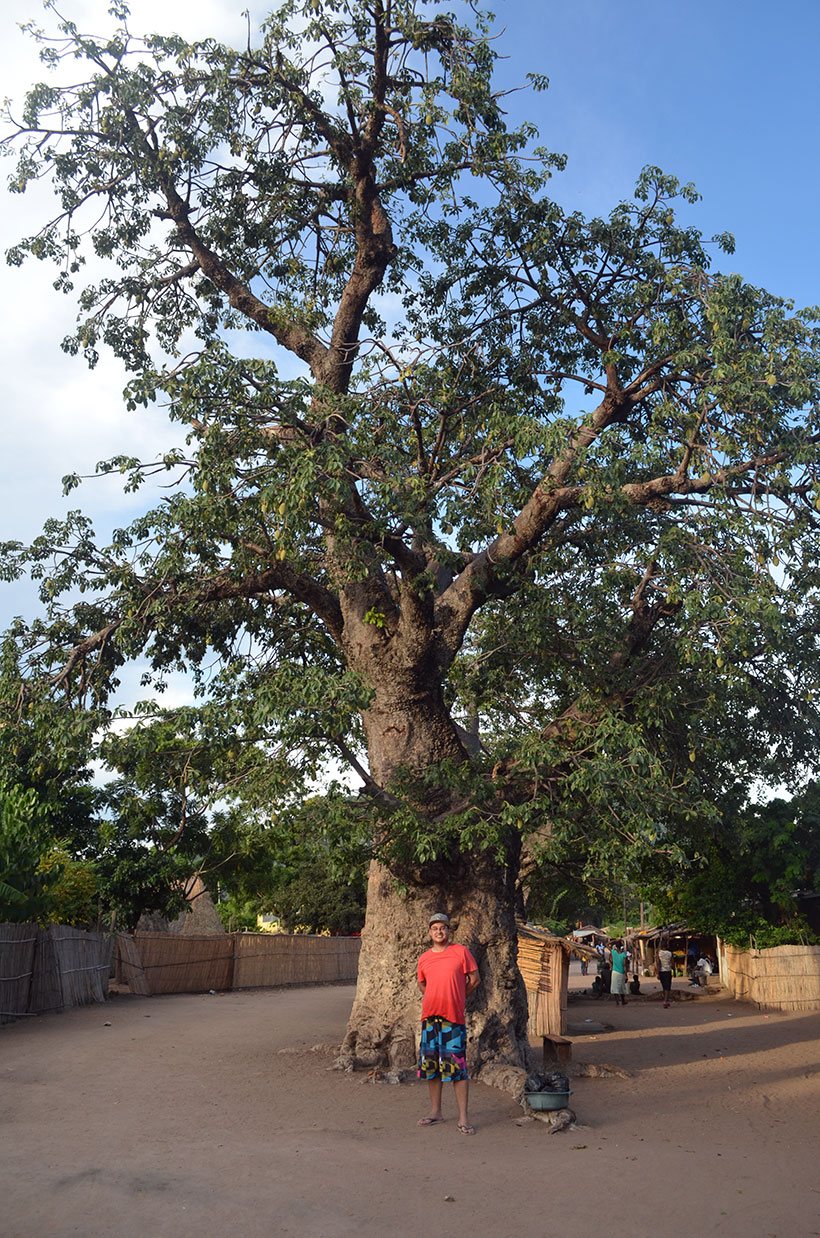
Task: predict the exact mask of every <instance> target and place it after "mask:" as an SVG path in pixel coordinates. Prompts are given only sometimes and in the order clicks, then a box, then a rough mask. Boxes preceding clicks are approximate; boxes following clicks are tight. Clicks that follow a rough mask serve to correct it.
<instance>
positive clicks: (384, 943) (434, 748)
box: [340, 694, 528, 1075]
mask: <svg viewBox="0 0 820 1238" xmlns="http://www.w3.org/2000/svg"><path fill="white" fill-rule="evenodd" d="M395 704H396V702H395V701H393V702H386V701H385V700H384V698H382V699H380V698H379V694H377V697H376V699H375V701H374V704H373V706H372V707H371V709H370V711H369V713H368V717H367V718H366V720H365V722H366V727H367V730H368V741H369V746H370V751H371V769H372V770H373V772H374V774H375V775H376V776H377V777H379V780H380V781H383V780H384V777H385V773H386V772H387V771H388V770H390V769H396V768H397V767H398V766H399V765H403V766H404V768H410V769H413V770H415V771H417V772H418V771H420V770H421V769H423V768H424V766H425V765H427V764H428V763H434V762H438V761H441V760H443V759H445V758H447V757H457V758H458V759H459V760H463V759H464V757H465V754H464V749H463V747H462V746H461V742H460V740H459V738H458V734H457V732H456V729H455V728H454V726H453V724H452V722H451V720H450V719H449V717H448V715H447V713H446V710H445V708H444V706H443V703H442V702H441V699H440V697H438V696H436V695H430V696H428V697H427V698H426V699H424V698H421V697H420V696H416V698H415V700H413V701H411V702H406V701H405V702H404V705H405V708H404V709H399V710H396V708H395ZM389 705H392V706H393V708H392V709H391V708H388V707H387V706H389ZM397 758H400V759H397ZM434 811H435V815H436V816H438V815H439V814H440V813H441V805H440V804H437V805H436V806H435V810H434ZM510 852H511V854H510V858H509V862H508V863H507V864H504V863H499V862H498V861H497V860H496V859H494V858H493V857H491V856H489V855H486V854H480V855H476V856H470V855H464V854H459V855H455V856H452V857H451V858H450V859H449V860H440V861H437V862H436V863H435V864H431V865H427V866H425V867H423V868H420V869H419V870H418V871H417V872H415V873H414V874H413V875H412V877H408V875H407V874H406V873H402V878H401V882H399V881H397V880H396V878H395V877H394V875H393V874H391V873H390V872H389V871H388V870H387V869H386V868H385V867H384V866H383V865H382V864H380V863H376V862H374V863H373V864H372V865H371V869H370V877H369V882H368V890H367V915H366V920H365V926H364V929H363V932H362V952H361V956H360V960H359V979H358V985H357V989H356V998H355V1001H354V1004H353V1009H352V1011H351V1015H350V1021H349V1024H348V1030H347V1035H346V1037H345V1040H344V1043H343V1045H342V1050H341V1056H340V1064H341V1065H343V1066H347V1067H351V1066H356V1065H360V1066H377V1065H383V1066H391V1067H408V1066H412V1065H413V1063H414V1062H415V1059H416V1050H417V1045H418V1034H419V1027H420V1018H421V1013H420V1012H421V996H420V994H419V991H418V987H417V984H416V963H417V960H418V957H419V955H420V954H421V953H422V951H423V950H426V949H427V948H428V947H429V945H430V940H429V937H428V926H429V919H430V916H431V914H432V913H433V912H435V911H445V912H447V913H448V914H449V916H450V917H451V922H452V928H453V938H454V940H455V941H458V942H461V943H462V944H463V945H465V946H467V947H468V948H469V949H470V950H471V951H472V953H473V955H474V956H475V959H476V962H477V963H478V967H479V972H480V975H481V986H480V988H479V989H478V991H477V993H475V994H474V995H473V996H472V997H471V998H470V999H469V1001H468V1006H467V1028H468V1049H467V1055H468V1063H469V1066H470V1069H471V1072H472V1073H473V1075H475V1074H477V1073H479V1072H480V1071H481V1069H482V1068H483V1067H485V1066H487V1065H488V1064H490V1063H494V1064H498V1065H507V1066H516V1067H524V1066H526V1064H527V1061H528V1044H527V1005H526V994H525V992H524V987H523V983H522V981H521V977H520V974H519V972H518V966H517V939H516V929H515V914H514V906H515V883H516V878H517V869H518V864H517V848H515V847H514V846H511V848H510Z"/></svg>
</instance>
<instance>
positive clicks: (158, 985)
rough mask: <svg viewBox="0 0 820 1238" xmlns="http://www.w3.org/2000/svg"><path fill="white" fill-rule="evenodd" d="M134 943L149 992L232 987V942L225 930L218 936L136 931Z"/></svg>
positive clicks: (191, 990)
mask: <svg viewBox="0 0 820 1238" xmlns="http://www.w3.org/2000/svg"><path fill="white" fill-rule="evenodd" d="M134 944H135V946H136V950H137V955H138V957H139V963H140V966H141V968H142V971H143V972H144V974H145V980H146V984H147V988H148V992H149V993H150V994H157V993H207V992H209V990H210V989H222V990H224V989H230V988H232V987H233V984H232V982H233V942H232V940H231V938H230V937H229V936H228V935H227V934H225V933H222V934H220V935H219V936H218V937H216V936H214V937H182V936H179V935H177V934H174V933H135V934H134Z"/></svg>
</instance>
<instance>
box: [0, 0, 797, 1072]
mask: <svg viewBox="0 0 820 1238" xmlns="http://www.w3.org/2000/svg"><path fill="white" fill-rule="evenodd" d="M118 15H119V17H120V21H121V25H120V28H119V29H118V30H117V31H116V32H115V33H114V34H112V35H111V36H109V37H106V38H92V37H89V36H86V35H84V34H82V33H81V32H80V31H79V30H77V28H76V27H75V26H74V25H72V23H71V22H68V21H65V22H63V23H62V24H61V27H60V32H59V34H57V35H56V36H55V37H54V38H53V39H44V40H43V54H44V58H45V59H46V61H47V62H51V63H54V64H55V65H59V63H60V62H61V61H62V60H63V59H69V60H71V62H72V65H75V64H76V63H77V62H79V63H82V64H84V65H86V66H87V70H88V75H87V77H86V79H85V80H84V81H78V80H77V77H76V69H73V72H74V73H75V76H74V77H73V78H72V83H73V84H72V85H70V86H65V87H62V86H59V85H55V84H51V85H41V86H37V87H35V88H34V90H33V91H32V92H31V94H30V95H29V97H28V100H27V102H26V105H25V107H24V110H23V112H22V114H21V116H20V118H19V120H15V119H14V118H11V119H12V126H13V130H14V133H13V135H12V140H14V141H17V142H18V143H20V144H21V153H20V158H19V162H18V164H17V170H16V172H15V174H14V175H13V178H12V186H13V188H15V189H17V190H20V191H22V190H24V189H25V187H26V185H27V184H28V183H29V182H30V181H31V180H32V179H35V178H41V177H50V178H52V180H53V183H54V186H55V189H56V192H57V194H58V197H59V201H60V207H59V211H58V214H57V216H56V217H55V218H54V219H52V220H51V221H49V222H47V223H45V224H44V226H43V227H42V228H41V229H40V230H39V231H38V232H37V233H36V234H34V235H33V236H31V237H29V238H28V239H27V240H25V241H23V242H22V243H21V244H20V245H18V246H17V247H15V248H14V249H13V250H12V251H11V252H10V260H11V261H12V262H22V261H23V260H24V259H25V258H26V257H28V256H29V255H31V256H34V257H37V258H43V259H48V260H53V261H55V263H56V264H57V268H58V276H57V284H58V287H59V288H61V289H62V290H63V291H65V292H67V293H76V295H77V297H78V302H79V306H80V315H81V317H80V323H79V327H78V330H77V332H76V333H75V334H74V335H73V336H72V337H71V338H70V339H69V340H67V341H66V342H65V345H64V346H65V347H66V348H68V349H69V350H70V351H76V352H78V353H83V354H84V355H85V356H86V358H87V359H88V360H89V362H90V363H91V364H94V362H95V360H96V358H97V355H98V350H99V348H100V347H103V346H106V347H110V348H111V349H113V350H114V352H115V353H116V354H117V355H118V356H119V357H120V358H121V359H122V360H123V361H124V362H125V364H126V365H127V366H128V367H129V368H130V370H131V371H132V372H133V380H132V381H131V382H130V384H129V387H128V390H127V393H126V399H127V403H128V405H129V407H130V408H132V409H135V408H137V407H138V406H139V405H141V404H145V403H147V402H149V401H152V400H164V401H165V402H166V405H167V408H168V412H169V416H171V417H172V418H174V419H175V420H176V421H178V422H179V423H180V425H181V426H183V427H184V428H185V432H186V436H187V437H186V443H185V446H184V447H183V448H181V449H180V451H179V452H178V453H172V454H170V455H168V456H166V457H165V458H164V459H163V460H162V461H159V462H141V461H139V460H128V459H123V458H118V459H116V460H113V461H109V462H108V464H107V465H106V466H103V467H104V469H106V468H107V469H108V470H110V471H117V470H119V471H121V472H122V473H123V474H124V475H125V476H126V478H127V482H128V484H129V485H132V486H138V485H139V484H140V483H141V481H142V480H143V479H144V477H145V476H147V475H150V474H151V473H153V472H155V471H156V470H157V469H160V470H163V469H167V470H169V471H175V472H176V476H177V478H178V480H179V483H180V484H179V487H178V489H177V491H176V492H175V493H173V494H172V495H171V496H170V497H169V498H168V499H167V501H164V502H163V503H162V504H161V505H160V507H159V508H157V509H155V510H154V511H151V512H148V513H147V514H146V515H145V516H143V517H142V518H141V519H139V520H137V521H136V522H135V523H134V524H133V525H132V526H131V527H130V528H129V529H126V530H122V531H120V532H119V533H118V534H117V535H116V537H115V539H114V542H113V544H112V545H111V546H109V547H99V546H98V545H97V543H96V541H95V539H94V537H93V535H92V532H91V530H90V529H89V527H88V525H87V522H85V521H84V520H83V519H82V517H80V516H79V515H77V514H75V515H74V516H72V517H71V518H69V520H68V521H67V522H66V523H65V524H64V525H63V526H59V525H57V524H51V525H50V526H49V527H48V529H47V530H46V532H45V534H44V536H43V537H42V538H41V539H39V540H38V541H37V542H36V543H35V544H34V546H33V547H31V548H25V547H14V546H10V547H7V548H6V567H5V571H6V573H7V574H8V573H14V572H19V571H23V570H26V569H27V568H29V567H31V568H33V570H34V571H35V572H36V573H39V575H40V576H41V578H42V581H43V586H42V592H43V599H44V602H45V604H46V605H47V608H48V616H47V620H46V621H45V622H44V623H42V624H39V625H34V626H33V627H32V629H31V630H30V631H29V632H28V633H19V634H18V642H19V649H20V653H21V656H23V657H24V658H25V660H26V668H27V678H28V680H29V683H30V684H31V689H30V690H31V691H32V692H35V691H46V692H49V693H51V694H52V695H56V696H58V697H59V696H63V697H68V698H76V697H78V696H79V697H81V698H83V699H85V700H87V701H89V702H91V703H92V704H93V705H99V706H100V707H102V706H104V704H105V701H106V698H107V694H108V693H109V691H110V688H111V685H112V682H113V681H114V680H115V678H116V672H117V667H118V665H120V664H121V662H122V660H123V659H125V658H128V657H133V656H135V655H136V654H138V653H142V654H144V655H145V656H147V658H148V659H149V661H150V664H151V666H152V667H153V669H154V672H155V674H156V675H157V676H158V677H159V678H160V680H161V677H162V675H163V674H164V673H165V672H167V671H169V670H170V669H176V668H180V667H183V668H190V669H191V670H192V671H193V674H194V676H195V679H196V681H197V683H198V685H199V686H200V689H201V690H202V691H203V692H207V691H210V690H213V691H214V692H215V694H216V699H219V700H221V701H222V702H223V704H224V703H225V702H230V705H231V710H232V716H233V717H234V718H235V719H236V734H237V736H238V738H239V740H240V741H241V740H242V739H243V738H244V736H245V735H246V733H247V734H249V735H250V736H251V738H252V740H253V742H254V744H256V745H257V746H258V747H260V748H261V749H262V750H264V751H268V752H271V753H273V754H276V755H275V757H274V764H275V765H276V764H277V763H278V765H279V770H278V776H279V779H280V784H279V787H278V793H279V794H280V795H281V796H282V797H283V799H284V800H285V801H287V797H288V796H291V797H292V796H293V795H294V794H295V793H296V785H297V783H298V782H299V781H300V780H302V781H303V782H304V779H305V778H307V777H309V775H310V773H311V769H312V768H313V769H315V768H317V767H319V766H321V763H322V761H323V760H330V759H331V758H332V759H335V760H339V759H342V760H344V761H346V762H348V763H349V765H350V766H351V767H352V768H353V769H354V770H355V771H356V772H357V773H358V774H359V776H360V778H361V780H362V782H363V784H364V787H365V791H366V794H367V796H368V797H369V800H370V805H371V807H370V811H369V813H368V814H366V824H365V826H364V827H363V825H362V819H363V817H364V816H365V813H364V810H363V807H362V806H361V805H359V804H357V805H356V806H355V811H353V809H351V807H350V805H349V804H348V805H346V806H345V807H344V808H342V807H341V806H340V804H339V803H338V802H334V799H333V797H330V800H329V804H330V806H331V812H332V814H335V819H336V820H341V819H343V818H344V819H347V820H348V821H349V823H350V826H351V829H353V830H354V831H359V832H363V834H364V835H365V836H366V845H367V846H368V848H369V850H370V854H371V856H372V859H373V862H372V864H371V869H370V877H369V886H368V907H367V921H366V925H365V931H364V934H363V950H362V957H361V966H360V976H359V985H358V991H357V998H356V1002H355V1004H354V1008H353V1012H352V1015H351V1021H350V1026H349V1030H348V1036H347V1038H346V1041H345V1046H344V1054H345V1056H346V1059H347V1060H348V1061H351V1060H355V1059H358V1060H360V1061H363V1062H372V1061H374V1060H377V1059H380V1058H387V1059H390V1060H393V1061H398V1060H401V1059H402V1058H403V1057H404V1056H408V1055H409V1053H410V1052H412V1043H413V1038H414V1035H415V1030H414V1029H415V1023H416V1018H417V1004H416V1000H415V997H414V996H413V992H412V989H413V986H412V984H411V982H410V978H411V976H412V968H413V959H414V956H415V954H416V953H417V951H418V949H419V946H420V945H421V944H422V943H423V941H424V937H425V929H426V923H427V919H428V915H429V912H430V911H431V910H433V909H434V908H436V907H440V906H446V907H447V908H448V910H449V911H450V912H451V914H452V915H453V916H454V917H455V919H456V920H457V922H458V932H459V935H460V936H461V938H462V939H463V940H465V941H467V942H469V943H470V945H471V947H472V948H473V949H474V951H475V953H476V957H477V959H478V961H479V966H480V969H481V973H482V980H483V986H482V989H481V990H480V993H479V995H478V998H477V1002H476V1006H475V1009H474V1011H473V1016H472V1023H471V1026H472V1033H473V1036H472V1042H471V1056H472V1057H473V1059H474V1063H475V1065H477V1066H481V1065H484V1064H486V1063H489V1062H492V1061H497V1060H503V1061H512V1062H522V1061H523V1060H524V1058H525V1056H526V1012H525V1002H524V994H523V990H522V986H521V982H520V977H519V975H518V971H517V967H516V959H515V928H514V905H515V894H516V882H517V877H518V871H519V863H520V855H521V848H522V844H523V845H524V846H525V847H526V852H527V856H528V862H529V860H531V859H532V858H535V859H536V860H537V858H538V857H539V856H543V857H548V858H550V859H551V860H552V861H553V862H555V863H559V864H560V863H568V862H570V861H571V862H572V863H573V864H576V865H579V866H580V869H581V875H582V876H583V874H584V873H588V872H593V871H594V872H595V873H596V874H598V875H600V874H602V873H606V874H609V876H610V880H611V881H612V883H613V885H614V886H615V887H616V889H617V890H620V889H621V888H622V886H623V885H624V883H625V882H628V881H629V880H631V879H632V877H633V876H634V875H635V874H636V873H637V872H638V871H639V869H640V867H641V865H642V864H644V863H645V861H646V857H647V855H648V854H652V853H654V854H655V856H656V858H657V857H660V858H661V859H665V860H667V861H669V862H674V861H675V860H677V859H678V858H679V857H680V856H681V855H682V848H681V844H680V842H679V839H680V838H685V837H686V833H685V827H686V825H687V823H688V821H690V820H691V819H693V818H694V817H698V818H700V819H703V818H705V817H706V816H707V815H709V814H712V815H716V814H717V813H718V812H719V805H720V802H721V799H722V797H725V796H735V797H736V796H737V795H742V794H743V791H744V789H745V788H748V787H749V786H750V785H751V784H752V780H753V779H754V778H755V777H760V776H764V777H765V776H767V775H769V774H774V775H776V776H779V777H782V776H784V775H789V774H791V773H793V772H794V770H795V769H796V768H797V767H798V766H799V765H800V763H801V762H803V761H805V760H807V759H808V758H809V757H810V756H811V755H813V754H814V752H815V750H816V736H817V706H816V700H817V697H816V691H817V686H818V685H817V679H818V659H817V641H816V635H815V628H816V625H815V623H814V622H813V606H814V604H815V599H816V596H817V548H818V544H820V543H819V542H818V539H817V536H816V534H817V528H816V526H817V519H818V517H817V511H816V506H815V505H816V502H817V496H818V472H817V468H818V461H817V434H818V424H817V397H818V348H817V343H818V341H817V328H816V325H815V322H816V316H815V315H814V314H813V313H806V312H799V313H795V312H794V311H793V309H792V307H791V306H790V305H789V304H788V303H787V302H784V301H782V300H780V299H778V298H776V297H773V296H770V295H768V294H766V293H764V292H762V291H760V290H758V289H755V288H752V287H750V286H748V285H746V284H744V282H743V281H742V279H740V278H739V277H737V276H734V275H720V274H717V273H713V272H712V271H711V270H710V249H709V246H707V245H706V244H705V243H704V241H703V239H702V238H701V237H700V235H699V234H698V232H697V231H696V230H695V229H693V228H692V227H690V226H688V224H687V223H686V222H685V218H684V222H680V221H679V220H678V217H677V215H676V209H677V208H678V207H679V206H682V210H683V213H684V217H685V216H686V215H687V214H688V211H689V207H690V205H691V203H692V202H694V200H695V198H696V195H695V193H694V191H693V190H692V189H691V187H687V186H684V187H682V188H681V187H680V186H679V185H678V184H677V182H676V181H675V180H674V179H672V178H670V177H667V176H664V175H662V174H661V173H660V172H658V171H657V170H656V169H649V170H647V171H645V172H644V173H643V174H642V176H641V178H640V180H639V182H638V186H637V191H636V197H635V199H634V201H631V202H626V203H621V204H619V205H617V206H616V207H615V209H614V210H613V212H612V214H611V215H610V216H609V218H607V219H592V220H586V219H584V218H583V217H582V216H580V215H579V214H577V213H570V214H567V213H566V212H564V211H563V210H562V209H561V208H560V207H558V205H557V204H556V203H554V202H553V201H551V199H550V198H549V196H548V187H549V179H550V177H551V175H552V174H553V172H554V171H555V170H556V168H558V167H560V165H561V160H560V159H559V158H556V157H554V156H552V155H550V154H549V153H548V152H546V151H544V150H543V148H538V147H534V146H533V141H534V139H535V133H534V131H533V130H532V127H531V126H525V128H524V129H523V130H521V131H514V130H511V129H509V128H508V127H507V126H506V124H505V118H504V113H503V110H502V103H503V99H502V97H501V96H500V94H499V93H498V92H497V91H496V90H495V89H494V86H493V81H492V70H493V63H494V59H495V55H496V52H495V50H494V47H495V45H494V43H493V42H492V41H491V40H490V38H489V31H488V27H487V26H486V24H485V23H484V22H483V21H482V19H480V18H478V19H476V26H475V28H474V29H469V28H467V27H465V26H463V25H461V24H460V23H459V21H458V20H457V19H456V18H454V17H453V16H451V15H448V14H446V13H444V12H442V11H441V10H439V9H438V8H434V7H432V6H431V7H429V8H428V7H426V6H424V5H421V4H415V3H413V0H352V2H350V3H344V4H343V3H341V0H311V3H310V4H307V5H303V4H301V3H296V2H295V0H291V2H290V3H287V4H285V5H284V6H283V7H282V8H280V9H279V10H278V11H277V12H276V13H275V14H274V15H273V16H272V17H271V18H270V19H269V20H268V21H267V22H266V24H265V26H264V28H263V30H262V32H261V37H260V39H259V41H258V42H257V43H256V44H255V45H252V44H251V43H250V42H249V45H248V47H247V48H245V49H243V50H239V51H237V50H234V49H231V48H226V47H223V46H219V45H217V44H216V43H214V42H213V41H211V40H205V41H204V42H202V43H199V44H195V45H189V44H186V43H185V42H183V40H181V39H178V38H158V37H155V38H151V39H149V40H147V41H146V42H144V43H138V42H136V41H135V40H133V39H132V37H131V35H130V33H129V32H128V30H127V14H126V12H125V10H124V9H122V10H118ZM532 81H533V85H534V86H535V88H536V89H538V88H542V87H543V86H544V84H545V82H544V79H542V78H540V77H538V76H537V75H536V76H534V77H533V78H532ZM681 199H682V202H681ZM717 245H718V247H722V248H723V249H724V250H730V248H731V239H730V238H728V237H722V238H717ZM89 250H90V251H91V252H92V253H93V254H94V255H95V257H96V258H97V259H98V260H100V261H101V262H102V263H103V264H104V266H105V269H104V272H103V274H102V275H101V276H99V278H96V279H95V280H94V281H93V282H88V283H85V284H84V285H83V286H82V287H79V288H75V284H76V283H77V281H78V279H79V278H80V277H81V276H83V275H84V273H85V270H86V268H85V267H84V263H85V261H86V256H87V253H88V251H89ZM76 480H77V479H76V478H69V479H67V484H68V486H69V487H71V486H72V485H74V484H75V483H76ZM77 588H82V589H84V590H85V591H86V592H85V594H84V596H83V598H82V601H81V602H80V603H78V602H77V601H76V598H75V595H74V592H73V591H74V590H76V589H77ZM215 664H218V665H219V666H220V670H219V674H218V676H217V677H216V682H215V683H214V684H211V683H209V682H208V680H209V676H210V677H213V674H214V672H213V669H212V668H213V667H214V665H215ZM209 668H210V669H209ZM246 728H247V731H246ZM241 747H242V745H241V743H240V744H239V745H238V746H237V759H238V760H240V761H241V760H242V759H243V758H242V756H241V753H240V751H239V749H241ZM290 753H293V754H294V756H295V761H294V764H295V769H293V770H292V771H286V770H285V769H284V768H283V767H284V766H286V765H287V764H288V762H287V756H288V754H290ZM274 784H275V779H274V780H272V782H271V790H273V789H274ZM362 798H364V797H362Z"/></svg>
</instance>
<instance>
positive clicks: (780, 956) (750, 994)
mask: <svg viewBox="0 0 820 1238" xmlns="http://www.w3.org/2000/svg"><path fill="white" fill-rule="evenodd" d="M723 957H724V968H723V979H724V982H725V984H726V987H727V988H728V989H729V991H730V992H731V994H732V996H733V997H735V998H736V999H737V1000H738V1001H745V1002H754V1004H755V1005H756V1006H759V1007H761V1008H762V1009H766V1010H786V1011H790V1010H791V1011H811V1010H820V946H776V947H775V948H773V949H771V950H740V949H738V948H737V947H736V946H728V945H727V946H725V947H724V951H723Z"/></svg>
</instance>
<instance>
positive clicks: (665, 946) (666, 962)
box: [656, 937, 674, 1010]
mask: <svg viewBox="0 0 820 1238" xmlns="http://www.w3.org/2000/svg"><path fill="white" fill-rule="evenodd" d="M656 967H657V972H658V979H659V980H660V982H661V988H662V990H663V1006H664V1010H666V1009H667V1008H668V1006H669V994H670V993H671V992H672V968H673V967H674V960H673V958H672V951H671V950H670V949H669V941H668V939H667V938H666V937H664V938H662V939H661V945H660V949H659V950H658V954H657V962H656Z"/></svg>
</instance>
